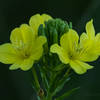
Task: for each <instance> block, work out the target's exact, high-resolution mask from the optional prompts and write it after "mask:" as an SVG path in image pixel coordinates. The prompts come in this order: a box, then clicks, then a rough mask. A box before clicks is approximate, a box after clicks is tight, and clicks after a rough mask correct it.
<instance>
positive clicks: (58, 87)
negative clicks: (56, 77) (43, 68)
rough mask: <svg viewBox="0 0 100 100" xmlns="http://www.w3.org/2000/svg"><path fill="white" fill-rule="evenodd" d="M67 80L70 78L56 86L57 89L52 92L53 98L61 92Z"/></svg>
mask: <svg viewBox="0 0 100 100" xmlns="http://www.w3.org/2000/svg"><path fill="white" fill-rule="evenodd" d="M69 80H70V78H67V79H66V80H64V81H63V82H62V83H61V84H59V85H58V86H57V88H56V89H55V90H54V92H53V94H52V95H53V96H54V95H56V93H57V92H59V91H61V90H62V89H63V87H64V85H65V83H66V82H68V81H69Z"/></svg>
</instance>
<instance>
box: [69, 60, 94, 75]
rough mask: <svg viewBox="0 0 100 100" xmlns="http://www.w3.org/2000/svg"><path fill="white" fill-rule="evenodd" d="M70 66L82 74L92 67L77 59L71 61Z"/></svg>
mask: <svg viewBox="0 0 100 100" xmlns="http://www.w3.org/2000/svg"><path fill="white" fill-rule="evenodd" d="M70 66H71V68H72V69H73V70H74V71H75V72H76V73H77V74H84V73H85V72H86V71H87V70H88V69H92V68H93V66H91V65H89V64H87V63H84V62H81V61H78V60H76V61H71V62H70Z"/></svg>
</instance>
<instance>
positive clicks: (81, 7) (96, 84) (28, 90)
mask: <svg viewBox="0 0 100 100" xmlns="http://www.w3.org/2000/svg"><path fill="white" fill-rule="evenodd" d="M36 13H41V14H42V13H48V14H50V15H51V16H53V17H60V18H62V19H64V20H67V21H72V22H73V28H74V29H76V30H77V31H78V33H82V32H83V31H85V24H86V22H87V21H89V20H90V19H91V18H93V19H94V26H95V30H96V33H97V32H100V0H0V44H3V43H6V42H9V36H10V32H11V30H12V29H13V28H15V27H17V26H19V25H20V24H22V23H28V21H29V18H30V17H31V16H32V15H34V14H36ZM91 64H92V65H94V66H95V68H94V69H92V70H89V71H88V72H87V73H86V74H84V75H81V76H79V75H76V74H74V75H73V79H72V80H71V82H70V83H68V84H67V85H66V86H65V88H64V89H63V91H65V90H68V89H70V88H72V87H76V86H80V87H81V88H80V90H79V91H77V92H76V93H75V94H73V95H72V96H70V97H69V98H68V99H67V100H100V59H98V61H95V62H93V63H91ZM29 72H30V71H27V72H23V71H21V70H16V71H9V69H8V65H4V64H1V63H0V100H36V99H35V96H34V90H33V89H32V87H31V85H30V79H29Z"/></svg>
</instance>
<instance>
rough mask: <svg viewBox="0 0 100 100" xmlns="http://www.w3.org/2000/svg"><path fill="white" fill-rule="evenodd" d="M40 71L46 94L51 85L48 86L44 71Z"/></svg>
mask: <svg viewBox="0 0 100 100" xmlns="http://www.w3.org/2000/svg"><path fill="white" fill-rule="evenodd" d="M39 69H40V74H41V77H42V83H43V86H44V88H45V90H46V92H47V91H48V88H49V84H48V80H47V77H46V76H47V75H46V73H45V71H44V70H43V69H42V68H39Z"/></svg>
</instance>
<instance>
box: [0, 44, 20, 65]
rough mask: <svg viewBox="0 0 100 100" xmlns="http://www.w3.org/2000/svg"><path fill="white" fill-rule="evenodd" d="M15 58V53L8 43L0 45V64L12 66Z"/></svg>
mask: <svg viewBox="0 0 100 100" xmlns="http://www.w3.org/2000/svg"><path fill="white" fill-rule="evenodd" d="M17 58H18V57H17V55H16V52H15V51H14V49H13V47H12V45H11V44H10V43H6V44H3V45H0V62H2V63H5V64H12V63H14V62H15V61H16V59H17Z"/></svg>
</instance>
